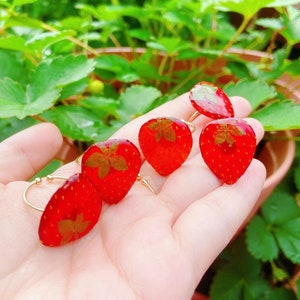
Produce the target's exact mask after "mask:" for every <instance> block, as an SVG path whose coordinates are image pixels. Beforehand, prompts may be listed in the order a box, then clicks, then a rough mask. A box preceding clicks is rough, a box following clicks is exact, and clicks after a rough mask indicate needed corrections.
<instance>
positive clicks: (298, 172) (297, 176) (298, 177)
mask: <svg viewBox="0 0 300 300" xmlns="http://www.w3.org/2000/svg"><path fill="white" fill-rule="evenodd" d="M294 180H295V185H296V188H297V190H298V192H300V165H298V166H297V167H296V169H295V171H294Z"/></svg>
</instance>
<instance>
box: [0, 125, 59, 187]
mask: <svg viewBox="0 0 300 300" xmlns="http://www.w3.org/2000/svg"><path fill="white" fill-rule="evenodd" d="M62 141H63V140H62V136H61V134H60V132H59V130H58V128H57V127H56V126H54V125H53V124H51V123H41V124H38V125H35V126H32V127H30V128H28V129H25V130H23V131H21V132H19V133H17V134H15V135H13V136H11V137H9V138H8V139H6V140H4V141H3V142H2V143H1V144H0V158H1V160H0V182H1V183H3V184H7V183H9V182H12V181H17V180H27V179H29V178H30V177H32V176H33V175H34V174H35V173H36V172H37V171H39V170H40V169H42V168H43V167H44V166H45V165H46V164H47V163H49V162H50V161H51V159H53V157H54V156H55V155H56V153H57V152H58V151H59V149H60V147H61V145H62Z"/></svg>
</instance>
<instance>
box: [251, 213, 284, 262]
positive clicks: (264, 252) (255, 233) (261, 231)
mask: <svg viewBox="0 0 300 300" xmlns="http://www.w3.org/2000/svg"><path fill="white" fill-rule="evenodd" d="M246 243H247V247H248V251H249V252H250V253H251V254H252V255H253V256H254V257H255V258H257V259H260V260H262V261H271V260H273V259H275V258H277V257H278V254H279V248H278V246H277V243H276V240H275V237H274V236H273V234H272V233H271V231H270V226H269V225H268V223H267V222H266V221H265V220H264V219H263V218H261V217H260V216H255V217H254V218H253V219H252V220H251V222H250V223H249V224H248V226H247V231H246Z"/></svg>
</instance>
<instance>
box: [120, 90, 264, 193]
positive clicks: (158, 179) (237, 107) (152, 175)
mask: <svg viewBox="0 0 300 300" xmlns="http://www.w3.org/2000/svg"><path fill="white" fill-rule="evenodd" d="M186 96H187V95H183V96H182V97H179V98H177V99H176V100H175V102H174V103H166V104H165V105H164V106H166V105H168V107H170V109H172V108H173V107H174V106H176V105H178V102H179V110H177V109H175V113H177V116H176V117H177V118H184V116H183V115H184V114H185V115H187V114H188V113H189V114H190V115H191V114H193V112H194V111H192V113H191V112H184V108H185V107H186V105H187V103H186V101H187V99H186ZM231 101H232V105H233V107H234V111H235V115H236V117H239V118H243V117H246V116H247V115H248V114H249V113H250V112H251V106H250V104H249V102H248V101H247V100H246V99H244V98H242V97H232V98H231ZM171 102H172V101H171ZM182 102H183V103H185V105H182ZM157 110H159V109H157ZM166 110H167V109H166V108H164V111H166ZM180 114H182V115H180ZM158 115H159V114H158ZM144 117H145V118H146V120H148V119H149V116H147V115H145V116H144ZM142 121H144V119H143V120H142ZM209 121H211V119H210V118H208V117H205V116H200V117H198V118H197V119H196V120H195V121H194V122H193V124H194V125H195V128H196V130H195V132H194V133H193V141H194V142H193V147H192V150H191V153H190V156H189V158H188V159H187V161H186V163H184V164H183V165H182V166H181V168H180V169H181V170H184V167H185V166H186V164H191V163H192V162H190V160H191V159H192V158H193V156H195V155H199V143H198V140H199V135H200V132H201V130H202V127H203V126H204V125H205V124H206V123H207V122H209ZM128 125H130V124H128ZM130 126H132V125H130ZM257 127H258V128H259V129H257V130H258V131H259V134H258V137H259V136H261V135H262V129H261V126H260V125H259V124H258V125H257ZM138 130H139V127H137V128H136V127H133V128H129V130H128V133H129V134H131V135H132V138H133V139H135V143H137V146H138V141H137V137H134V136H137V134H138V133H137V132H136V131H138ZM124 134H126V132H124ZM192 164H193V163H192ZM141 175H142V176H143V177H145V179H146V180H147V181H148V182H149V183H150V185H151V186H152V187H153V189H154V190H155V191H156V192H157V193H159V191H160V190H161V187H162V185H163V184H164V182H165V181H166V180H167V179H168V177H165V176H160V175H158V174H157V172H156V171H155V170H154V169H153V168H152V167H151V166H150V165H149V163H148V162H144V163H143V165H142V167H141ZM171 175H172V174H171ZM184 183H186V180H184ZM139 187H140V186H138V188H139Z"/></svg>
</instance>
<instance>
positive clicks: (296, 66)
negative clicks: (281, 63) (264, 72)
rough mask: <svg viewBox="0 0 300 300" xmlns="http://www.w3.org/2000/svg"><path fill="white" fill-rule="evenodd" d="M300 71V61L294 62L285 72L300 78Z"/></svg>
mask: <svg viewBox="0 0 300 300" xmlns="http://www.w3.org/2000/svg"><path fill="white" fill-rule="evenodd" d="M299 70H300V59H297V60H293V61H292V62H291V63H290V64H289V65H288V66H287V67H286V68H285V70H284V71H285V72H287V73H289V74H291V75H293V76H299Z"/></svg>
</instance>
